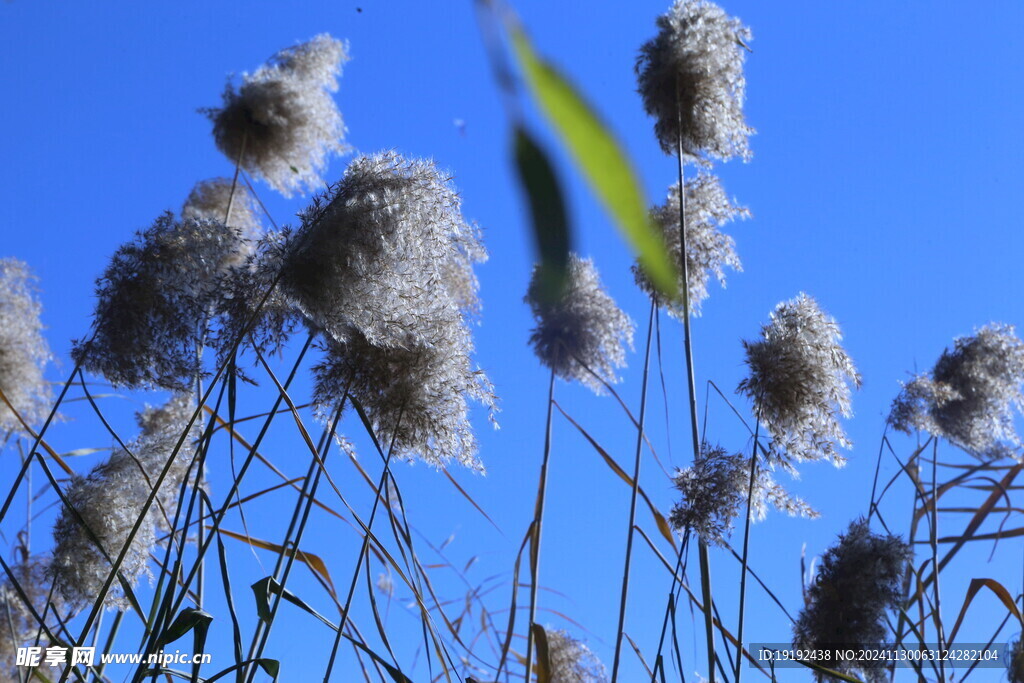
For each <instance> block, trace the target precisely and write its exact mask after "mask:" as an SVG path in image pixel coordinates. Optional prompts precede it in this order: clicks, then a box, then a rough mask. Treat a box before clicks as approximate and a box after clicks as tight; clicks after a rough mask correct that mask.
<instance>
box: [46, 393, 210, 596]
mask: <svg viewBox="0 0 1024 683" xmlns="http://www.w3.org/2000/svg"><path fill="white" fill-rule="evenodd" d="M193 410H194V407H193V404H192V403H191V399H190V398H188V397H187V396H185V395H182V394H179V395H176V396H174V397H173V398H172V399H171V400H170V401H169V402H168V403H167V404H166V405H164V406H163V407H162V408H157V409H154V408H147V409H146V410H145V411H143V412H142V413H140V414H139V416H138V421H139V426H140V428H141V430H142V431H141V434H140V435H139V437H138V438H137V439H135V440H134V441H132V442H131V443H129V444H128V449H127V450H125V449H121V448H117V449H115V451H114V453H113V454H112V455H111V456H110V458H109V459H107V460H106V461H104V462H102V463H100V464H99V465H97V466H96V467H94V468H93V469H92V471H90V472H89V474H88V475H86V476H85V477H80V476H75V477H73V478H72V480H71V484H70V485H69V486H68V489H67V491H66V492H65V496H66V497H67V500H68V502H69V503H70V505H71V506H72V508H73V511H72V510H69V509H67V508H66V507H65V508H63V509H62V511H61V514H60V517H59V518H58V519H57V522H56V524H55V525H54V529H53V537H54V546H55V547H54V551H53V559H52V561H51V564H50V574H51V576H52V579H53V582H54V586H55V588H56V590H57V591H59V593H60V595H61V596H62V597H63V598H64V599H65V600H67V601H68V603H69V604H71V605H73V606H79V607H80V606H82V605H87V604H89V603H91V602H92V601H94V600H95V599H96V597H97V596H98V595H99V594H100V591H101V589H102V587H103V584H104V582H105V581H106V579H107V576H108V575H109V573H110V569H111V561H113V560H115V559H116V558H117V556H118V555H119V554H120V552H121V550H122V548H124V546H125V543H126V542H127V540H128V535H129V534H130V532H131V530H132V527H133V526H134V524H135V523H136V521H137V520H138V518H139V516H140V515H141V514H142V508H143V506H144V505H145V502H146V500H147V498H148V497H149V495H150V493H151V492H152V491H153V486H154V485H155V484H156V482H157V480H158V479H159V476H160V473H161V471H163V469H164V467H165V466H166V465H167V463H168V461H169V460H170V467H169V469H168V472H167V475H166V477H165V478H164V480H163V482H162V483H161V485H160V488H159V489H158V490H157V495H156V497H155V499H154V503H153V505H152V506H151V507H150V509H149V510H148V511H147V512H146V515H145V518H144V521H143V522H142V524H141V526H140V527H139V531H138V533H137V534H136V536H135V538H134V539H133V541H132V543H131V545H130V546H129V549H128V552H127V554H126V555H125V559H124V562H123V563H122V565H121V569H120V571H121V575H122V576H123V577H124V579H125V581H126V582H127V583H128V584H129V585H130V586H132V587H133V588H134V587H135V586H136V585H138V583H139V581H140V580H141V579H142V578H143V577H148V576H150V575H151V572H150V569H149V558H150V553H151V552H152V551H153V549H154V548H155V546H156V541H157V532H158V531H160V530H163V531H167V530H168V529H169V526H170V524H169V520H170V519H173V515H174V510H175V505H176V501H177V497H178V491H179V487H180V486H181V483H182V480H183V478H184V477H185V475H186V473H187V472H188V469H189V464H190V462H191V460H192V457H193V455H194V453H195V438H196V437H197V436H198V434H197V432H196V427H195V426H193V431H192V432H191V433H190V434H189V435H188V438H186V439H185V441H184V443H183V444H182V446H181V448H180V449H179V450H178V452H177V453H174V447H175V446H176V445H177V443H178V440H179V439H180V438H181V435H182V434H183V433H185V428H186V426H187V425H188V421H189V419H190V418H191V417H192V413H193ZM76 513H77V514H76ZM79 518H81V521H79ZM82 522H84V526H83V524H82ZM90 532H91V533H90ZM94 537H95V540H94ZM96 541H99V543H100V544H101V545H97V543H96ZM108 558H109V559H108ZM104 605H105V606H106V607H108V608H117V609H127V608H128V607H129V606H130V604H129V601H128V599H127V597H126V596H125V593H124V590H123V588H122V586H121V583H120V582H119V581H116V580H115V581H114V583H113V584H112V585H111V590H110V592H109V593H108V594H107V596H106V598H105V600H104Z"/></svg>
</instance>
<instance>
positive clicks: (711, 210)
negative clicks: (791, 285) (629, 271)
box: [633, 173, 750, 318]
mask: <svg viewBox="0 0 1024 683" xmlns="http://www.w3.org/2000/svg"><path fill="white" fill-rule="evenodd" d="M749 217H750V211H748V210H747V209H746V208H743V207H741V206H736V205H735V204H734V203H733V202H732V201H731V200H730V199H729V197H728V195H726V194H725V190H723V189H722V184H721V183H720V182H719V180H718V178H716V177H715V176H713V175H711V174H708V173H701V174H700V175H698V176H696V177H694V178H691V179H690V180H688V181H686V210H685V218H686V275H687V282H686V283H685V286H686V288H687V295H688V296H689V300H690V312H691V313H692V314H693V315H700V309H701V303H702V302H703V301H704V300H705V299H707V298H708V281H709V280H710V279H711V276H712V275H713V276H714V277H715V278H716V279H717V280H718V282H719V284H720V285H722V286H723V287H724V286H725V269H726V268H732V269H733V270H743V267H742V265H741V264H740V258H739V256H737V255H736V243H735V242H734V241H733V238H732V237H730V236H729V235H726V234H725V233H723V232H721V230H720V229H719V228H721V227H722V226H723V225H725V224H726V223H729V222H731V221H733V220H736V219H737V218H749ZM651 218H652V219H653V221H654V224H655V225H657V226H658V227H659V228H660V229H661V235H662V238H663V239H664V241H665V246H666V248H667V250H668V254H669V257H670V258H671V259H672V263H674V264H676V266H677V268H678V266H679V264H680V263H681V251H682V241H681V239H680V238H681V235H680V234H679V183H676V184H675V185H673V186H672V187H671V188H670V189H669V191H668V196H667V198H666V200H665V203H664V204H662V205H661V206H656V207H654V208H653V209H651ZM633 274H634V275H635V276H636V283H637V285H639V287H640V288H641V289H642V290H644V291H645V292H647V293H648V294H649V295H651V296H654V297H656V296H658V290H657V288H656V287H655V286H654V285H653V284H652V283H651V281H650V280H649V279H648V277H647V275H646V273H644V271H643V270H642V268H641V267H640V265H639V264H637V265H634V266H633ZM678 286H679V289H680V291H682V288H683V286H684V283H683V278H682V272H681V271H680V274H679V282H678ZM668 312H669V313H670V314H672V315H673V316H674V317H676V318H682V315H683V302H682V298H679V299H676V300H674V301H671V302H669V304H668Z"/></svg>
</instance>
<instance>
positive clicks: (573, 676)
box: [544, 628, 608, 683]
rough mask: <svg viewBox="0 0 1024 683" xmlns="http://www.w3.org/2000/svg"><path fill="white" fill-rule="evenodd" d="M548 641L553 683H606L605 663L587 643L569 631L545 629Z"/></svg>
mask: <svg viewBox="0 0 1024 683" xmlns="http://www.w3.org/2000/svg"><path fill="white" fill-rule="evenodd" d="M544 633H545V635H546V636H547V641H548V663H549V664H550V665H551V671H550V680H551V682H552V683H606V682H607V681H608V672H607V670H606V669H605V668H604V664H602V663H601V660H599V659H598V658H597V655H595V654H594V653H593V652H592V651H591V650H590V648H589V647H587V645H586V644H585V643H584V642H583V641H581V640H577V639H576V638H573V637H572V636H571V635H569V633H568V632H567V631H563V630H554V629H551V628H546V629H544Z"/></svg>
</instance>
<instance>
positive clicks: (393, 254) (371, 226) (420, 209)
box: [281, 152, 486, 347]
mask: <svg viewBox="0 0 1024 683" xmlns="http://www.w3.org/2000/svg"><path fill="white" fill-rule="evenodd" d="M289 239H290V243H289V244H288V245H287V247H286V253H285V255H284V262H283V269H282V277H281V285H282V287H283V289H284V291H285V292H286V293H287V294H288V295H289V296H291V297H292V298H293V299H294V300H295V301H296V303H297V304H298V306H299V308H301V309H302V311H303V312H304V313H305V314H306V315H307V316H308V317H309V318H310V319H311V320H312V321H313V322H314V323H315V324H316V325H318V326H319V327H322V328H323V329H324V330H326V331H327V333H328V334H329V335H330V336H331V337H333V338H334V339H335V340H336V341H345V339H347V338H348V336H349V335H350V334H353V333H358V334H360V335H362V336H363V337H365V339H366V340H367V341H368V342H369V343H371V344H375V345H378V346H388V347H396V346H405V347H410V346H414V345H422V343H424V342H425V341H428V338H429V337H432V336H434V335H435V334H436V332H435V331H434V329H433V327H434V326H435V325H436V322H437V321H438V320H441V319H455V318H458V317H459V316H460V315H461V314H462V313H464V312H468V311H469V310H470V309H474V310H475V309H476V307H477V305H478V302H477V294H476V288H477V283H476V276H475V275H474V274H473V264H474V263H477V262H480V261H482V260H484V259H485V258H486V252H485V251H484V249H483V246H482V244H481V242H480V235H479V230H478V228H477V227H476V226H475V225H472V224H470V223H468V222H467V221H466V220H465V219H464V218H463V216H462V210H461V202H460V199H459V196H458V194H457V192H456V191H455V188H454V187H452V185H451V183H450V179H449V177H448V176H447V175H446V174H443V173H441V171H440V170H439V169H438V168H437V167H436V166H435V165H434V164H433V163H432V162H430V161H424V160H419V159H405V158H403V157H402V156H401V155H399V154H397V153H395V152H384V153H381V154H375V155H373V156H364V157H359V158H357V159H355V160H354V161H353V162H352V163H351V164H350V165H349V167H348V169H346V171H345V175H344V177H343V178H342V179H341V180H340V181H339V182H338V183H336V184H335V185H333V186H332V187H331V188H330V190H329V191H328V192H326V193H324V194H323V195H320V196H318V197H316V198H314V200H313V202H312V204H311V206H310V207H309V208H308V209H307V210H306V211H305V213H304V214H303V215H302V226H301V227H300V229H299V230H298V231H297V232H296V233H294V234H293V235H292V236H291V237H290V238H289Z"/></svg>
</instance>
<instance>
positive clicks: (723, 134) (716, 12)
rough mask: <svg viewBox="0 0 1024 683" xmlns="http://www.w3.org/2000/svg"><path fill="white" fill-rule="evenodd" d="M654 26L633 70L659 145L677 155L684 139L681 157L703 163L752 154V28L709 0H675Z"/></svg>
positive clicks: (667, 151) (746, 157)
mask: <svg viewBox="0 0 1024 683" xmlns="http://www.w3.org/2000/svg"><path fill="white" fill-rule="evenodd" d="M657 25H658V35H657V36H655V37H654V38H652V39H651V40H649V41H648V42H646V43H644V45H643V46H642V47H641V48H640V56H639V57H638V58H637V65H636V71H637V80H638V84H639V91H640V96H641V97H642V98H643V102H644V109H646V111H647V113H648V114H649V115H650V116H652V117H654V119H655V124H654V133H655V135H656V136H657V138H658V142H659V143H660V144H661V148H662V150H663V151H664V152H665V153H666V154H672V155H675V154H678V150H679V146H680V144H681V146H682V153H683V158H684V160H686V161H694V162H698V163H702V164H705V165H706V164H708V163H710V159H722V160H726V159H731V158H732V157H735V156H738V157H741V158H742V159H744V160H746V159H749V158H750V147H749V145H748V141H747V138H748V137H749V136H750V135H751V134H752V133H753V132H754V131H753V129H752V128H751V127H750V126H748V125H747V123H746V120H745V119H744V116H743V99H744V91H745V89H746V78H745V77H744V75H743V61H744V51H745V49H746V47H745V46H746V44H747V43H749V42H750V39H751V33H750V29H749V28H747V27H745V26H743V24H741V23H740V21H739V20H738V19H735V18H733V17H730V16H728V15H727V14H726V13H725V12H724V11H722V8H721V7H719V6H718V5H716V4H714V3H711V2H707V1H706V0H677V2H676V3H675V4H674V5H673V6H672V8H671V9H669V11H668V12H666V13H665V14H663V15H662V16H660V17H658V21H657ZM680 122H681V124H682V125H681V127H680ZM680 130H682V139H681V142H680V139H679V131H680Z"/></svg>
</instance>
